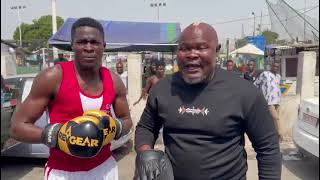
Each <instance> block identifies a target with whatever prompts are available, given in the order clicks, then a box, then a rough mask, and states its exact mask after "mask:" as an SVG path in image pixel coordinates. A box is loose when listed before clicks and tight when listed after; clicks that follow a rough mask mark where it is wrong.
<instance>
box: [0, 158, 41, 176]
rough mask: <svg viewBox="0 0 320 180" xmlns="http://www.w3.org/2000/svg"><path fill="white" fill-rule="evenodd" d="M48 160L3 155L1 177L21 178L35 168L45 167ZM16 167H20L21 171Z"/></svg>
mask: <svg viewBox="0 0 320 180" xmlns="http://www.w3.org/2000/svg"><path fill="white" fill-rule="evenodd" d="M46 162H47V159H39V158H21V157H4V156H1V179H6V180H18V179H21V178H22V177H24V176H25V175H26V174H28V173H29V172H30V171H32V170H33V169H34V168H37V167H38V168H39V169H40V168H43V167H44V166H45V164H46ZM14 169H19V171H16V170H14Z"/></svg>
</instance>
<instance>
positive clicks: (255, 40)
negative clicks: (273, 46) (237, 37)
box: [246, 36, 266, 51]
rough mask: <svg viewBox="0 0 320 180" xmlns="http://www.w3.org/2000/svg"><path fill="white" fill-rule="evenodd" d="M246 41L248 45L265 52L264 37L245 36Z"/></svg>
mask: <svg viewBox="0 0 320 180" xmlns="http://www.w3.org/2000/svg"><path fill="white" fill-rule="evenodd" d="M246 39H247V41H248V43H251V44H253V45H255V46H256V47H257V48H259V49H261V50H262V51H265V47H266V38H265V37H264V36H247V37H246Z"/></svg>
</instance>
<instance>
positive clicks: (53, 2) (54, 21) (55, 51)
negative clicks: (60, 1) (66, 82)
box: [51, 0, 58, 59]
mask: <svg viewBox="0 0 320 180" xmlns="http://www.w3.org/2000/svg"><path fill="white" fill-rule="evenodd" d="M51 6H52V35H53V34H55V33H56V32H57V17H56V0H51ZM52 51H53V59H56V58H58V49H57V48H55V47H53V48H52Z"/></svg>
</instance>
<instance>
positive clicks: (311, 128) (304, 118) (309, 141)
mask: <svg viewBox="0 0 320 180" xmlns="http://www.w3.org/2000/svg"><path fill="white" fill-rule="evenodd" d="M293 141H294V143H295V144H296V146H297V147H298V149H299V150H300V152H301V153H302V154H304V155H308V156H309V155H312V156H315V157H317V158H319V97H314V98H308V99H303V100H302V101H301V104H300V106H299V111H298V119H297V121H296V122H295V124H294V127H293Z"/></svg>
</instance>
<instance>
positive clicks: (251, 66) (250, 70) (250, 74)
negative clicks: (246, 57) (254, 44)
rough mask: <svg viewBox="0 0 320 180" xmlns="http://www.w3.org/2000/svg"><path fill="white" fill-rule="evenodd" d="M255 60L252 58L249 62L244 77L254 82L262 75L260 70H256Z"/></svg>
mask: <svg viewBox="0 0 320 180" xmlns="http://www.w3.org/2000/svg"><path fill="white" fill-rule="evenodd" d="M255 66H256V64H255V61H254V60H250V61H249V62H248V66H247V71H246V72H245V73H244V75H243V78H244V79H246V80H248V81H250V82H252V83H253V82H254V81H255V80H256V79H257V77H258V76H259V75H260V73H261V72H260V73H259V72H258V71H256V70H255Z"/></svg>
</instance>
